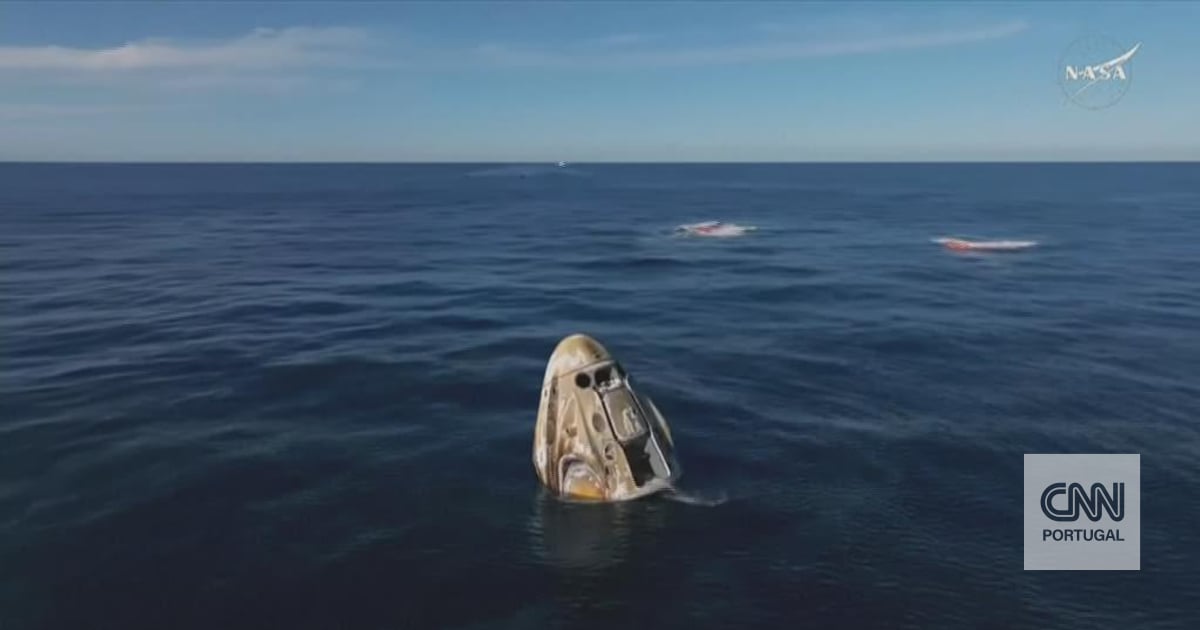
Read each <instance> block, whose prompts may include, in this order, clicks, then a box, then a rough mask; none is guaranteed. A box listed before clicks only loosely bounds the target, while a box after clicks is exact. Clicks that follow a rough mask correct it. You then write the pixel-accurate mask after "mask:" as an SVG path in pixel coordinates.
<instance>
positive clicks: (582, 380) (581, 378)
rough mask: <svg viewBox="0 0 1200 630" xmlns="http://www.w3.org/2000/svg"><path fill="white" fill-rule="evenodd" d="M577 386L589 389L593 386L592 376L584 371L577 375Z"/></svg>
mask: <svg viewBox="0 0 1200 630" xmlns="http://www.w3.org/2000/svg"><path fill="white" fill-rule="evenodd" d="M575 386H576V387H578V388H579V389H587V388H589V387H591V386H592V377H590V376H588V375H587V374H586V373H584V372H580V373H579V374H576V375H575Z"/></svg>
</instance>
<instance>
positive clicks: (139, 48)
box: [0, 27, 369, 72]
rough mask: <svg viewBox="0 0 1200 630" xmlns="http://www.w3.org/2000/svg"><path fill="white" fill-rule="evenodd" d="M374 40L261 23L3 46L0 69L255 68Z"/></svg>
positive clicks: (335, 57) (308, 59)
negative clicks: (101, 40) (84, 44)
mask: <svg viewBox="0 0 1200 630" xmlns="http://www.w3.org/2000/svg"><path fill="white" fill-rule="evenodd" d="M368 43H369V37H368V36H367V34H366V33H365V32H364V31H362V30H360V29H354V28H344V27H333V28H308V27H295V28H285V29H269V28H259V29H255V30H253V31H251V32H250V33H248V34H246V35H243V36H240V37H236V38H234V39H229V40H223V41H206V42H181V41H173V40H169V39H144V40H139V41H132V42H127V43H125V44H121V45H120V46H115V47H112V48H71V47H65V46H0V70H35V71H69V72H135V71H144V70H168V69H173V70H179V71H187V70H192V71H195V70H203V71H255V70H270V69H280V68H297V67H312V66H322V65H331V64H338V63H346V62H349V61H351V60H353V59H355V58H357V56H358V54H359V52H360V51H361V50H362V48H363V47H364V46H365V45H366V44H368Z"/></svg>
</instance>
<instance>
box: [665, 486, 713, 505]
mask: <svg viewBox="0 0 1200 630" xmlns="http://www.w3.org/2000/svg"><path fill="white" fill-rule="evenodd" d="M660 496H662V498H664V499H666V500H668V501H674V502H676V503H683V504H686V505H696V506H700V507H716V506H718V505H721V504H723V503H725V502H727V501H729V497H728V496H726V495H725V493H723V492H722V493H721V494H720V495H718V496H701V495H699V494H696V493H694V492H683V491H682V490H679V489H676V488H672V489H670V490H668V491H666V492H664V493H662V494H661V495H660Z"/></svg>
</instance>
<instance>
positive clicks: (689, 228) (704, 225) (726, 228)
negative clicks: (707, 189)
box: [675, 221, 758, 238]
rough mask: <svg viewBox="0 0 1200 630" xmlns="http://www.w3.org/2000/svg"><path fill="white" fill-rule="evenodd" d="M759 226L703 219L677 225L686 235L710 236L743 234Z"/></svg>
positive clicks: (679, 231) (677, 228) (725, 236)
mask: <svg viewBox="0 0 1200 630" xmlns="http://www.w3.org/2000/svg"><path fill="white" fill-rule="evenodd" d="M757 229H758V228H757V227H756V226H753V225H738V224H736V223H722V222H720V221H701V222H699V223H684V224H682V225H679V226H676V227H675V231H676V232H677V233H681V234H684V235H686V236H703V237H709V238H728V237H730V236H743V235H745V234H746V233H747V232H753V231H755V230H757Z"/></svg>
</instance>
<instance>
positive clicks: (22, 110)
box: [0, 103, 137, 121]
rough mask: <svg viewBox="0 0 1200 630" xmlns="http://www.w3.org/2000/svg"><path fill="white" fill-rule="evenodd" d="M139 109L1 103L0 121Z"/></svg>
mask: <svg viewBox="0 0 1200 630" xmlns="http://www.w3.org/2000/svg"><path fill="white" fill-rule="evenodd" d="M133 111H137V108H134V107H130V106H125V105H66V104H57V103H0V121H14V120H21V121H25V120H55V119H61V118H80V117H87V116H105V115H109V114H122V113H129V112H133Z"/></svg>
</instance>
